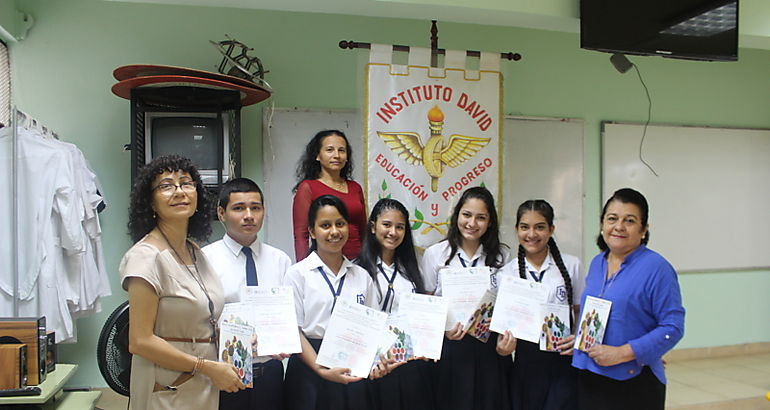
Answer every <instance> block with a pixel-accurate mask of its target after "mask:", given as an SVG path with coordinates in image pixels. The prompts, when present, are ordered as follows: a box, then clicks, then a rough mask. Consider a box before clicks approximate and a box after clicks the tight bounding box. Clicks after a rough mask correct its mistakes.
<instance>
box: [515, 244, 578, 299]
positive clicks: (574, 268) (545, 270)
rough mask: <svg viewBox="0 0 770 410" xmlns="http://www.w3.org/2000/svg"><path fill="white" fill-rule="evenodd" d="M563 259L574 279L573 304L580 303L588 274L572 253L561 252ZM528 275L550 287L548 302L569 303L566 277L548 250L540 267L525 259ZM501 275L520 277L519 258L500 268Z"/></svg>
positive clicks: (531, 278) (529, 277) (530, 278)
mask: <svg viewBox="0 0 770 410" xmlns="http://www.w3.org/2000/svg"><path fill="white" fill-rule="evenodd" d="M561 260H562V261H563V262H564V267H566V268H567V273H568V274H569V277H570V279H571V280H572V304H573V305H579V304H580V297H581V296H582V295H583V289H585V286H586V276H585V272H584V271H583V269H581V266H580V260H579V259H578V258H576V257H574V256H572V255H568V254H565V253H562V254H561ZM525 265H526V266H525V269H526V272H525V273H526V276H527V279H528V280H534V281H536V282H540V283H542V284H544V285H546V286H547V287H548V303H557V304H563V305H566V304H568V299H567V286H566V285H565V284H564V278H562V276H561V272H559V267H558V266H556V262H554V260H553V256H551V252H550V251H548V255H547V256H546V257H545V260H544V261H543V264H542V265H541V266H540V269H535V267H534V266H532V264H531V263H529V261H528V260H526V259H525ZM500 274H501V275H513V276H515V277H517V278H519V277H520V276H519V258H515V259H514V260H512V261H510V262H509V263H508V264H507V265H505V266H503V268H502V269H500Z"/></svg>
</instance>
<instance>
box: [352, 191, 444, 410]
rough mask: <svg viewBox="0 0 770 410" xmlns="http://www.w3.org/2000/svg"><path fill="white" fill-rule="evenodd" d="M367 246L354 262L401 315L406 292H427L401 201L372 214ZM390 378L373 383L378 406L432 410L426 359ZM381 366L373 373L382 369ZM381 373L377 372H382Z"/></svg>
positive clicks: (384, 305)
mask: <svg viewBox="0 0 770 410" xmlns="http://www.w3.org/2000/svg"><path fill="white" fill-rule="evenodd" d="M366 229H367V230H366V233H365V235H364V238H363V248H362V250H361V253H360V254H359V256H358V259H357V260H356V263H358V264H359V265H361V266H362V267H363V268H364V269H366V270H367V271H368V272H369V275H370V276H371V278H372V281H373V282H374V287H375V289H376V294H375V295H374V296H375V297H376V303H373V304H372V305H373V306H375V307H376V308H379V309H380V310H382V311H383V312H388V313H390V314H397V312H398V300H399V298H400V296H401V295H402V294H403V293H426V292H425V285H423V279H422V275H420V269H419V267H418V265H417V256H416V255H415V252H414V242H413V241H412V230H411V227H410V225H409V212H408V211H407V210H406V208H405V207H404V205H403V204H401V202H399V201H397V200H395V199H389V198H383V199H380V200H379V201H377V203H376V204H375V205H374V208H372V212H371V214H370V215H369V221H368V224H367V227H366ZM395 366H398V368H395V369H393V370H392V373H390V374H389V375H388V376H386V377H384V378H382V379H380V380H375V381H372V382H371V383H370V385H371V393H372V400H373V401H374V403H375V405H376V408H380V409H388V410H406V409H416V410H431V409H433V408H434V405H433V403H434V395H433V391H432V389H431V383H430V378H431V374H430V372H431V368H430V366H429V365H428V363H426V362H424V361H422V360H411V361H409V362H407V363H399V364H396V365H395ZM386 370H388V369H383V368H382V364H381V365H380V366H379V367H378V368H377V369H375V370H374V372H379V373H382V372H384V371H386ZM379 373H378V374H379Z"/></svg>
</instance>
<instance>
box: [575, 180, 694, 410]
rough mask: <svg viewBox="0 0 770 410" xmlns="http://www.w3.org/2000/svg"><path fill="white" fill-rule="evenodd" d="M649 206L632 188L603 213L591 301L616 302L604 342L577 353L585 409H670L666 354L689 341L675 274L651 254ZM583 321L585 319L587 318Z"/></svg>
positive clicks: (581, 405) (614, 198) (589, 291)
mask: <svg viewBox="0 0 770 410" xmlns="http://www.w3.org/2000/svg"><path fill="white" fill-rule="evenodd" d="M648 213H649V208H648V205H647V200H646V199H645V198H644V196H643V195H642V194H641V193H639V192H637V191H635V190H633V189H630V188H623V189H620V190H618V191H615V193H614V194H613V195H612V197H611V198H610V199H608V200H607V203H606V204H604V209H603V211H602V217H601V224H602V230H601V234H600V235H599V237H598V238H597V245H599V248H601V250H602V253H600V254H599V255H597V256H596V257H594V259H593V260H592V261H591V266H590V268H589V270H588V276H587V278H586V288H585V292H584V293H583V297H582V301H581V306H585V300H586V296H593V297H597V298H601V299H604V300H608V301H611V302H612V306H611V309H610V315H609V319H608V323H607V327H606V331H605V334H604V340H603V343H602V344H597V345H594V346H593V347H591V348H589V349H587V351H586V352H583V351H578V350H575V352H574V357H573V360H572V365H573V366H574V367H576V368H578V369H581V370H580V371H579V373H578V401H579V408H581V409H621V408H622V409H645V410H651V409H661V410H662V409H663V408H664V406H665V400H666V375H665V372H664V370H663V361H662V357H663V355H664V354H665V353H666V352H668V351H669V350H671V348H673V347H674V345H675V344H676V343H677V342H678V341H679V340H680V339H681V338H682V336H683V335H684V307H683V306H682V295H681V292H680V290H679V282H678V281H677V275H676V271H675V270H674V268H673V267H672V266H671V264H670V263H668V261H666V260H665V259H664V258H663V257H662V256H660V255H659V254H658V253H656V252H654V251H652V250H650V249H648V248H647V246H646V245H647V242H648V241H649V239H650V233H649V230H648V225H647V217H648ZM580 317H583V314H581V316H580Z"/></svg>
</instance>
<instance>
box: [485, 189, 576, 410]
mask: <svg viewBox="0 0 770 410" xmlns="http://www.w3.org/2000/svg"><path fill="white" fill-rule="evenodd" d="M553 214H554V212H553V208H552V207H551V205H550V204H548V202H546V201H544V200H542V199H536V200H529V201H526V202H524V203H522V204H521V205H520V206H519V209H518V210H517V211H516V234H517V236H518V239H519V249H518V257H517V258H516V259H514V260H512V261H511V262H510V263H508V264H507V265H505V266H504V267H503V269H502V270H501V271H500V274H501V275H516V276H518V277H521V278H522V279H527V280H533V281H536V282H540V283H543V284H545V285H546V286H548V288H549V292H548V302H549V303H556V304H565V305H568V306H571V307H573V309H572V310H570V319H569V322H570V331H571V335H570V336H568V337H566V338H564V339H562V341H561V342H560V343H557V345H556V348H557V350H558V352H549V351H541V350H540V346H539V345H538V344H537V343H531V342H528V341H526V340H516V339H515V338H514V337H513V336H512V335H511V333H510V332H506V334H505V335H501V336H500V337H499V338H498V343H497V352H498V353H499V354H501V355H508V354H511V352H512V351H513V350H514V349H515V350H516V356H515V358H514V362H513V377H512V379H511V398H512V401H513V408H514V409H516V410H535V409H537V410H567V409H575V408H577V373H576V370H575V369H574V368H573V367H572V366H571V362H572V357H571V356H572V348H573V345H574V343H575V323H576V322H577V321H576V320H575V319H574V318H575V317H576V315H577V314H578V313H577V312H579V311H580V309H579V305H576V303H578V301H579V300H580V296H581V294H582V293H583V288H584V286H585V276H584V273H583V272H582V270H581V268H580V261H579V260H578V259H577V258H576V257H574V256H572V255H567V254H562V253H561V252H560V251H559V248H558V247H557V246H556V241H555V240H554V239H553V232H554V230H555V229H556V226H554V224H553V216H554V215H553Z"/></svg>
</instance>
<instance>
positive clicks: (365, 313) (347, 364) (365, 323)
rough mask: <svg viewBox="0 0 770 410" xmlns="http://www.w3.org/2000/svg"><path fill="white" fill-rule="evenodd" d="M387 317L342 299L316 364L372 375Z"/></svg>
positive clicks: (328, 328)
mask: <svg viewBox="0 0 770 410" xmlns="http://www.w3.org/2000/svg"><path fill="white" fill-rule="evenodd" d="M387 320H388V314H387V313H385V312H380V311H378V310H375V309H371V308H368V307H366V306H364V305H359V304H357V303H352V302H348V301H347V300H345V299H338V300H337V304H336V306H335V307H334V311H333V312H332V316H331V318H330V319H329V325H328V326H327V327H326V334H325V335H324V338H323V342H321V348H320V349H319V350H318V357H317V359H316V363H318V364H319V365H321V366H325V367H328V368H333V367H343V368H348V369H350V374H351V375H353V376H357V377H368V376H369V370H370V369H371V367H372V358H374V357H375V356H376V355H377V348H378V347H379V346H378V345H379V344H380V343H379V342H380V338H381V336H382V331H383V330H384V329H385V328H386V325H385V323H386V321H387Z"/></svg>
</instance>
